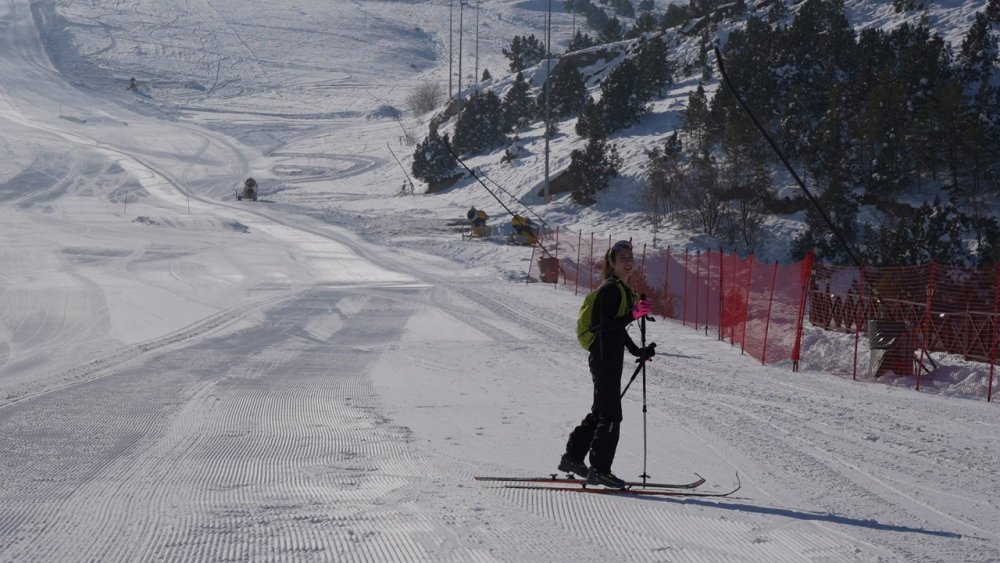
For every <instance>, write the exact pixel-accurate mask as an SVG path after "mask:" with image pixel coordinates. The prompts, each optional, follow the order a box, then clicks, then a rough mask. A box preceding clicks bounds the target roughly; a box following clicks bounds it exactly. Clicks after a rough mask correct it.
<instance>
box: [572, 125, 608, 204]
mask: <svg viewBox="0 0 1000 563" xmlns="http://www.w3.org/2000/svg"><path fill="white" fill-rule="evenodd" d="M621 165H622V160H621V157H620V156H618V150H617V149H616V148H615V147H614V145H609V144H608V143H607V141H606V140H604V139H591V140H590V141H589V142H588V143H587V146H586V147H585V148H584V149H583V150H580V149H576V150H574V151H573V152H572V153H570V164H569V168H567V169H566V174H567V175H568V179H569V184H570V185H571V186H573V191H572V197H573V201H575V202H577V203H579V204H581V205H592V204H594V203H596V202H597V192H599V191H601V190H603V189H605V188H607V187H608V182H609V181H610V180H611V178H614V177H615V176H617V175H618V170H619V168H620V167H621Z"/></svg>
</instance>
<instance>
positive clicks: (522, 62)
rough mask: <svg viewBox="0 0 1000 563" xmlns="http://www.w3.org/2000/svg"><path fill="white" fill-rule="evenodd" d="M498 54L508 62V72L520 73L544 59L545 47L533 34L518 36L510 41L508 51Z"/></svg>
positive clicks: (504, 50) (502, 50)
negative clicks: (501, 54)
mask: <svg viewBox="0 0 1000 563" xmlns="http://www.w3.org/2000/svg"><path fill="white" fill-rule="evenodd" d="M500 52H501V53H503V56H505V57H507V58H508V59H509V60H510V71H511V72H520V71H522V70H524V69H526V68H528V67H529V66H532V65H535V64H538V62H539V61H541V60H542V59H544V58H545V45H543V44H542V41H541V40H540V39H538V38H537V37H535V36H534V34H532V35H528V36H524V35H518V36H515V37H514V39H512V40H511V42H510V49H507V48H503V49H501V50H500Z"/></svg>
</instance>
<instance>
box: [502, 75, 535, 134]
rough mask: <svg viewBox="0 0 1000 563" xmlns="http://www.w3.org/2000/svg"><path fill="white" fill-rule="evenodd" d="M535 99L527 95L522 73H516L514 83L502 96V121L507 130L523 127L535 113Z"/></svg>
mask: <svg viewBox="0 0 1000 563" xmlns="http://www.w3.org/2000/svg"><path fill="white" fill-rule="evenodd" d="M536 109H537V108H536V106H535V101H534V99H532V98H531V96H530V95H529V86H528V83H527V82H525V80H524V73H521V72H519V73H517V76H516V77H515V78H514V84H513V85H512V86H511V87H510V90H507V94H506V95H505V96H504V98H503V121H504V126H505V127H506V130H507V131H511V130H514V129H518V128H520V127H523V126H524V125H525V124H526V123H527V121H528V120H529V119H530V118H531V117H532V116H533V115H534V114H535V111H536Z"/></svg>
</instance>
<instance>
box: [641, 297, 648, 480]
mask: <svg viewBox="0 0 1000 563" xmlns="http://www.w3.org/2000/svg"><path fill="white" fill-rule="evenodd" d="M639 299H642V300H645V299H646V295H645V294H642V295H640V296H639ZM646 317H647V315H643V316H642V318H641V319H639V338H640V340H641V342H642V353H643V354H644V355H645V353H646ZM639 360H640V362H639V366H641V368H642V475H640V476H639V477H642V484H643V486H645V485H646V479H648V478H649V475H648V474H647V473H646V358H639Z"/></svg>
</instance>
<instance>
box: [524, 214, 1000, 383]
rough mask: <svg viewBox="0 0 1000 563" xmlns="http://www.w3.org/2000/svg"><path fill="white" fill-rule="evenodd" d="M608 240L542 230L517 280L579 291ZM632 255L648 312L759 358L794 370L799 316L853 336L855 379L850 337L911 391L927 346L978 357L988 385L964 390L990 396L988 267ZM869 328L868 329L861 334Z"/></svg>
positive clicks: (992, 329)
mask: <svg viewBox="0 0 1000 563" xmlns="http://www.w3.org/2000/svg"><path fill="white" fill-rule="evenodd" d="M614 240H618V237H614V236H608V237H597V236H595V235H593V234H591V235H588V236H584V235H583V234H582V233H572V232H569V231H566V230H560V229H557V230H555V231H545V232H543V233H542V241H541V244H540V245H539V246H537V247H536V249H535V251H536V254H537V256H536V258H537V260H535V259H533V260H532V262H531V266H530V267H529V272H528V278H529V280H534V281H543V282H548V283H561V284H562V285H563V286H565V287H567V288H572V289H573V290H574V291H575V292H576V293H578V294H585V293H588V292H590V291H592V290H593V289H594V288H596V287H597V286H598V285H599V284H600V281H601V268H602V265H603V258H604V255H605V253H606V252H607V250H608V248H610V246H611V244H612V242H613V241H614ZM634 253H635V256H636V261H637V264H638V265H639V272H638V273H636V274H633V277H632V280H631V284H632V285H633V287H634V288H635V289H636V290H637V291H639V292H640V293H644V294H645V295H646V296H647V298H648V299H649V300H650V301H651V303H652V305H653V311H654V313H655V314H657V315H660V316H665V317H670V318H672V319H676V320H678V321H680V322H681V323H683V324H684V325H685V326H690V327H691V328H693V329H695V330H703V331H705V333H706V334H713V335H715V336H717V337H718V338H720V339H724V340H727V341H729V342H731V343H732V344H734V345H737V344H738V345H740V347H741V349H742V350H743V351H744V352H746V353H747V354H750V355H751V356H753V357H755V358H757V359H758V360H760V361H761V362H762V363H775V362H780V361H786V360H787V361H791V363H792V368H793V370H794V369H797V368H798V364H799V360H800V359H801V356H802V350H801V341H802V328H803V323H809V324H811V325H813V326H815V327H819V328H822V329H823V330H829V331H837V332H844V333H848V334H853V335H855V339H854V340H855V353H854V368H853V375H854V376H855V377H856V376H857V374H858V371H859V366H858V363H859V361H860V358H862V355H861V354H859V350H858V346H859V344H860V342H861V341H862V339H861V335H862V334H865V335H867V336H868V337H869V347H870V348H871V350H870V352H871V354H870V356H871V358H870V360H871V362H874V360H875V359H878V360H879V364H878V365H877V366H873V365H869V366H868V371H869V372H871V373H870V374H871V375H874V376H876V377H877V376H878V375H879V374H880V373H881V370H892V371H893V372H894V373H895V374H897V375H904V376H908V375H912V376H915V377H916V380H917V388H918V389H919V388H920V386H921V384H922V383H923V382H924V381H926V378H927V377H928V376H929V374H930V373H932V371H931V370H930V369H928V367H927V364H928V363H930V364H933V362H932V361H931V360H930V359H929V358H928V357H927V354H928V352H946V353H950V354H959V355H962V356H964V357H965V358H967V359H969V360H974V361H982V362H989V363H990V377H989V380H988V382H987V383H985V384H982V385H981V386H980V388H977V389H974V390H970V392H971V393H974V394H979V395H985V396H986V397H987V400H991V399H992V394H993V365H994V364H995V363H996V361H997V356H998V347H1000V334H998V331H1000V322H998V318H1000V314H998V313H1000V284H998V283H997V282H998V279H1000V274H998V272H1000V270H998V269H993V270H969V269H962V268H953V267H944V266H940V265H937V264H933V263H932V264H925V265H921V266H911V267H898V268H867V269H859V268H844V267H831V266H826V265H823V264H815V263H814V260H813V258H812V256H811V255H810V256H809V257H807V258H806V259H805V260H802V261H801V262H797V263H794V264H788V265H779V264H763V263H761V262H758V261H757V260H756V259H755V258H754V257H752V256H751V257H746V258H741V257H739V256H737V255H734V254H726V253H723V252H721V251H707V252H689V251H683V252H680V251H672V250H671V249H670V248H667V249H656V248H653V247H649V246H647V245H645V244H634ZM536 266H537V270H536ZM870 325H875V326H876V327H877V329H878V330H877V331H870V330H869V326H870ZM893 331H894V332H893ZM875 332H877V333H875ZM870 333H872V334H870ZM886 335H889V336H891V337H892V338H891V341H892V345H891V350H887V351H885V352H884V353H881V354H879V355H877V356H876V354H875V350H876V347H877V346H880V345H881V343H880V342H881V341H879V337H880V336H886Z"/></svg>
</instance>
